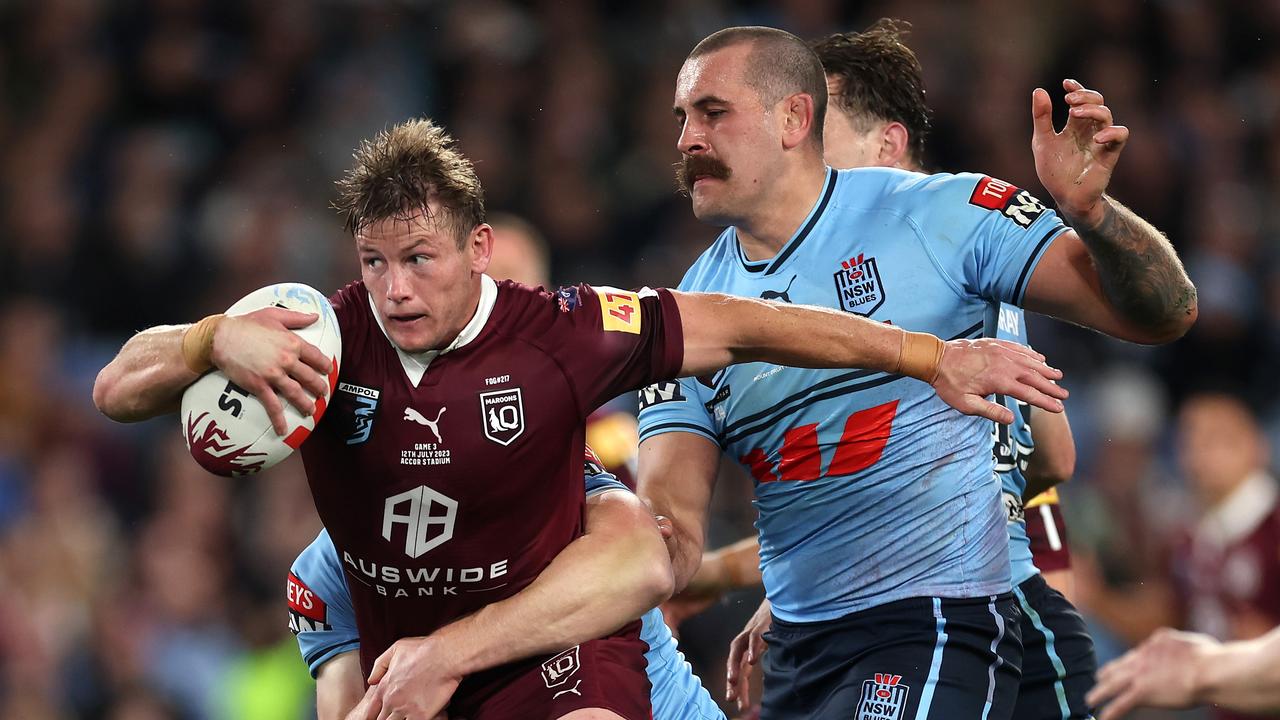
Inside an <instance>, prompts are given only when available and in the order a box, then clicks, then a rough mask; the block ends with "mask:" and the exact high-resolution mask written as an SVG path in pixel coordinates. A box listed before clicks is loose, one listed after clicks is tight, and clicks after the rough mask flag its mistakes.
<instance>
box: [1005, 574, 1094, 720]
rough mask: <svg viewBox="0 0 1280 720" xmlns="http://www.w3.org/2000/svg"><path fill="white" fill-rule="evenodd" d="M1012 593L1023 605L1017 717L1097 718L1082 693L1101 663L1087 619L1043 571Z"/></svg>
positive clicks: (1032, 719) (1047, 719) (1051, 719)
mask: <svg viewBox="0 0 1280 720" xmlns="http://www.w3.org/2000/svg"><path fill="white" fill-rule="evenodd" d="M1013 592H1014V595H1016V596H1017V598H1018V605H1019V607H1020V608H1021V609H1022V684H1021V685H1020V686H1019V688H1018V703H1017V705H1015V706H1014V711H1013V717H1014V720H1080V719H1083V718H1091V717H1093V715H1092V714H1091V713H1090V712H1089V706H1088V705H1087V704H1086V703H1085V701H1084V696H1085V693H1087V692H1089V688H1091V687H1093V683H1094V676H1095V675H1096V674H1097V671H1098V661H1097V659H1096V658H1095V657H1094V654H1093V638H1091V637H1089V631H1088V629H1087V628H1086V627H1085V624H1084V618H1081V617H1080V613H1078V612H1076V609H1075V608H1074V607H1073V606H1072V605H1071V603H1070V602H1068V601H1067V599H1066V598H1065V597H1063V596H1062V593H1060V592H1058V591H1057V590H1054V589H1053V588H1051V587H1049V584H1048V583H1046V582H1045V581H1044V578H1042V577H1040V576H1039V575H1033V576H1032V577H1031V578H1030V579H1028V580H1026V581H1025V582H1023V583H1022V584H1021V585H1019V586H1018V587H1017V588H1016V589H1015V590H1014V591H1013Z"/></svg>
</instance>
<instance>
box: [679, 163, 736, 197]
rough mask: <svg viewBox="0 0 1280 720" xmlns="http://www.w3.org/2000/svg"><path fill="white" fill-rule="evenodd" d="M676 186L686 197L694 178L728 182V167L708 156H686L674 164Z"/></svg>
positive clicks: (691, 188) (691, 187)
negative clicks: (709, 178) (708, 178)
mask: <svg viewBox="0 0 1280 720" xmlns="http://www.w3.org/2000/svg"><path fill="white" fill-rule="evenodd" d="M675 169H676V185H677V186H679V188H680V191H681V192H683V193H684V194H686V195H688V194H689V193H690V191H692V190H693V182H694V179H695V178H699V177H712V178H715V179H716V180H728V179H729V175H730V170H729V166H728V165H725V164H724V163H722V162H720V161H719V160H717V159H716V158H713V157H710V156H708V155H686V156H685V157H684V159H683V160H681V161H680V162H678V163H676V164H675Z"/></svg>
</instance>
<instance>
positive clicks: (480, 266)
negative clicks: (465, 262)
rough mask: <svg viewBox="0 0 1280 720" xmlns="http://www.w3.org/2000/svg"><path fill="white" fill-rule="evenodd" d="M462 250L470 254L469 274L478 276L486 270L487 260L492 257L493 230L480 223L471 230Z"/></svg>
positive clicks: (486, 224) (487, 225)
mask: <svg viewBox="0 0 1280 720" xmlns="http://www.w3.org/2000/svg"><path fill="white" fill-rule="evenodd" d="M462 249H463V251H464V252H468V251H469V252H470V254H471V272H473V273H477V274H478V273H482V272H484V271H485V270H488V269H489V260H490V259H491V258H492V257H493V228H492V227H490V226H489V223H480V224H479V225H477V226H475V227H474V228H472V229H471V232H470V233H468V235H467V239H466V241H465V244H464V246H463V248H462Z"/></svg>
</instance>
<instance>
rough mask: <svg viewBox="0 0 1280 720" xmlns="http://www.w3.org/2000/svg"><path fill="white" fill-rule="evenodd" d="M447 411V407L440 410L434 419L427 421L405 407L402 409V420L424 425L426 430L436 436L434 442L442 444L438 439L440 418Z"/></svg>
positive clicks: (415, 411)
mask: <svg viewBox="0 0 1280 720" xmlns="http://www.w3.org/2000/svg"><path fill="white" fill-rule="evenodd" d="M448 409H449V408H447V407H442V408H440V412H438V413H436V419H435V420H428V419H426V418H425V417H423V415H422V413H420V412H418V411H417V410H414V409H413V408H411V407H407V408H405V409H404V419H405V420H412V421H413V422H416V423H418V424H419V425H426V426H427V429H428V430H430V431H431V434H432V435H435V436H436V442H444V440H443V439H442V438H441V437H440V416H441V415H443V414H444V411H445V410H448Z"/></svg>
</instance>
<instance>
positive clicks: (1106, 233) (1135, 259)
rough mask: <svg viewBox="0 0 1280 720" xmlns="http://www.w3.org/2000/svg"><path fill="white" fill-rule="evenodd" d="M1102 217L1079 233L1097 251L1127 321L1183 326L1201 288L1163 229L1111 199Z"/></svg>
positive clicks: (1107, 288) (1105, 283)
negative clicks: (1191, 276) (1196, 285)
mask: <svg viewBox="0 0 1280 720" xmlns="http://www.w3.org/2000/svg"><path fill="white" fill-rule="evenodd" d="M1103 202H1104V203H1105V204H1106V210H1105V211H1104V212H1103V216H1102V222H1100V223H1098V225H1097V227H1094V228H1090V229H1087V230H1084V229H1078V230H1076V233H1077V234H1078V235H1079V236H1080V239H1081V240H1083V241H1084V244H1085V246H1086V247H1088V248H1089V253H1090V254H1091V255H1093V259H1094V265H1095V266H1096V268H1097V271H1098V277H1099V279H1100V280H1101V281H1102V291H1103V292H1104V293H1105V294H1106V296H1107V300H1109V301H1110V302H1111V304H1112V305H1113V306H1114V307H1115V308H1116V309H1117V310H1118V311H1120V314H1121V315H1123V316H1124V318H1125V319H1126V320H1128V321H1129V322H1132V323H1134V324H1136V325H1140V326H1142V327H1146V328H1151V329H1167V328H1176V327H1180V326H1181V322H1182V320H1183V318H1185V317H1186V316H1188V315H1190V314H1191V313H1192V312H1194V309H1195V306H1196V288H1195V285H1192V284H1191V279H1190V278H1189V277H1187V273H1186V271H1185V270H1183V268H1182V262H1181V261H1179V260H1178V254H1177V253H1176V252H1174V249H1173V245H1171V244H1170V243H1169V239H1168V238H1166V237H1165V236H1164V235H1163V234H1162V233H1161V232H1160V231H1159V230H1156V229H1155V228H1154V227H1152V226H1151V224H1150V223H1148V222H1146V221H1145V220H1143V219H1142V218H1140V217H1138V216H1137V215H1136V214H1135V213H1134V212H1133V211H1132V210H1130V209H1129V208H1127V207H1125V206H1123V205H1121V204H1120V203H1118V202H1116V201H1115V200H1113V199H1111V198H1106V199H1105V200H1104V201H1103Z"/></svg>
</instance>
